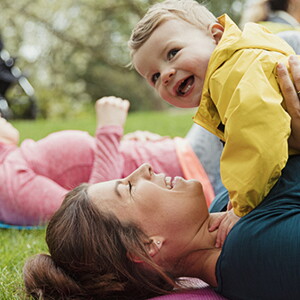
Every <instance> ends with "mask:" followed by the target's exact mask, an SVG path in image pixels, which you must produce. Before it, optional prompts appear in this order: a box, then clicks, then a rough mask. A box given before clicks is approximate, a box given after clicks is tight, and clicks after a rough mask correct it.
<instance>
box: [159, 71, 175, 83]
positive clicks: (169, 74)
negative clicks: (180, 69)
mask: <svg viewBox="0 0 300 300" xmlns="http://www.w3.org/2000/svg"><path fill="white" fill-rule="evenodd" d="M174 74H175V70H174V69H169V70H167V71H166V72H164V73H163V74H162V83H163V85H168V84H169V82H170V81H171V80H172V77H173V76H174Z"/></svg>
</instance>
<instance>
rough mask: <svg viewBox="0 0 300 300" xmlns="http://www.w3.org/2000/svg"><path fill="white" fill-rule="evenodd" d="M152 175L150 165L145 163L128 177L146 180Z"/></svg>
mask: <svg viewBox="0 0 300 300" xmlns="http://www.w3.org/2000/svg"><path fill="white" fill-rule="evenodd" d="M151 174H152V167H151V165H150V164H148V163H145V164H142V165H141V166H140V167H138V168H137V169H136V170H135V171H134V172H133V173H131V175H129V177H131V178H135V179H139V178H146V179H150V178H151Z"/></svg>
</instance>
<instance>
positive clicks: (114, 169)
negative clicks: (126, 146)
mask: <svg viewBox="0 0 300 300" xmlns="http://www.w3.org/2000/svg"><path fill="white" fill-rule="evenodd" d="M122 136H123V128H122V127H120V126H105V127H102V128H100V129H97V131H96V152H95V160H94V165H93V169H92V172H91V177H90V180H89V183H97V182H103V181H107V180H113V179H118V178H121V177H122V174H123V168H124V160H123V156H122V154H121V152H120V149H119V148H120V141H121V138H122Z"/></svg>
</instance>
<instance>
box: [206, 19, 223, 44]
mask: <svg viewBox="0 0 300 300" xmlns="http://www.w3.org/2000/svg"><path fill="white" fill-rule="evenodd" d="M209 31H210V32H211V34H212V36H213V38H214V40H215V41H216V44H217V45H218V43H219V41H220V40H221V38H222V36H223V33H224V27H223V26H222V25H221V24H219V23H213V24H211V25H210V26H209Z"/></svg>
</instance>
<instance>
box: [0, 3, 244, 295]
mask: <svg viewBox="0 0 300 300" xmlns="http://www.w3.org/2000/svg"><path fill="white" fill-rule="evenodd" d="M155 2H158V1H152V0H35V1H32V0H0V6H1V9H0V20H1V22H0V35H1V39H2V42H3V43H4V48H5V49H6V50H7V51H8V52H9V53H10V55H11V56H12V57H13V58H14V59H15V64H16V65H17V66H18V67H19V68H20V69H21V70H22V72H23V73H24V74H25V75H26V77H27V78H28V79H29V81H30V83H31V84H32V86H33V87H34V90H35V96H36V101H37V105H38V108H39V109H38V114H37V118H36V120H22V119H12V123H13V124H14V125H15V126H16V127H17V128H18V129H19V130H20V133H21V140H23V139H24V138H32V139H35V140H37V139H40V138H42V137H44V136H46V135H47V134H49V133H50V132H53V131H57V130H63V129H81V130H86V131H88V132H89V133H90V134H92V135H93V134H94V130H95V116H94V109H93V105H94V102H95V100H96V99H98V98H100V97H102V96H109V95H115V96H118V97H122V98H126V99H129V100H130V102H131V108H130V113H129V117H128V121H127V123H126V126H125V132H131V131H134V130H138V129H139V130H149V131H153V132H156V133H159V134H161V135H169V136H172V137H173V136H184V135H185V134H186V133H187V131H188V130H189V128H190V126H191V124H192V119H191V118H192V115H193V111H192V110H180V109H175V108H171V107H170V106H169V105H168V104H166V103H164V102H163V101H161V100H160V99H159V98H158V97H157V96H156V95H155V93H154V92H153V90H152V89H150V88H149V87H148V86H147V85H146V83H145V82H144V80H143V79H141V78H140V77H139V76H138V75H137V74H136V72H135V71H134V70H130V69H129V68H127V67H126V65H127V64H128V63H129V61H130V57H129V51H128V49H127V40H128V38H129V36H130V33H131V29H132V27H133V26H134V24H135V23H136V22H137V21H138V20H139V19H140V17H142V15H143V14H144V13H145V11H146V9H147V8H148V7H149V5H152V4H153V3H155ZM199 2H200V1H199ZM244 2H245V1H244V0H210V1H209V0H207V1H205V2H204V3H205V5H206V6H207V7H208V8H209V9H210V10H211V11H212V12H213V13H214V14H215V15H216V16H219V15H221V14H223V13H225V12H226V13H227V14H229V15H230V17H231V18H232V19H233V20H234V21H236V22H237V23H238V22H239V19H240V16H241V13H242V11H243V9H244V4H245V3H244ZM202 3H203V2H202ZM9 96H10V94H9V93H8V94H7V97H8V100H9ZM16 109H17V108H16ZM44 237H45V229H44V228H43V229H39V230H16V229H0V299H1V300H12V299H25V297H24V294H23V286H22V267H23V264H24V261H25V260H26V258H28V257H29V256H31V255H34V254H36V253H39V252H47V248H46V245H45V242H44Z"/></svg>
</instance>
